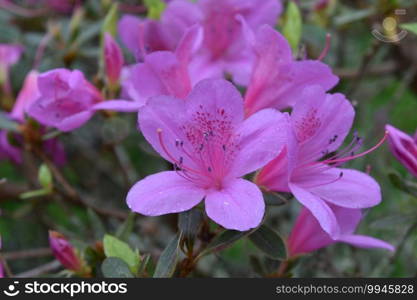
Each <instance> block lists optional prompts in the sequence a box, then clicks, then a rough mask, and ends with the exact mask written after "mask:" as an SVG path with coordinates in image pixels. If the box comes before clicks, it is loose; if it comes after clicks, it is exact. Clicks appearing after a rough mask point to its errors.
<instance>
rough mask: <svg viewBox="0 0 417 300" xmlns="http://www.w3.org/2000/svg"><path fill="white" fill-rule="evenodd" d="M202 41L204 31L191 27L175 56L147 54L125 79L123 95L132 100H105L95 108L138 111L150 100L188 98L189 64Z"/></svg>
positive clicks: (166, 53)
mask: <svg viewBox="0 0 417 300" xmlns="http://www.w3.org/2000/svg"><path fill="white" fill-rule="evenodd" d="M201 39H202V31H201V28H200V27H199V26H197V25H196V26H192V27H191V28H189V29H188V30H187V31H186V32H185V34H184V36H183V38H182V39H181V42H180V43H179V44H178V47H177V49H176V50H175V53H174V52H170V51H156V52H153V53H151V54H149V55H147V56H146V57H145V61H144V62H143V63H138V64H136V65H133V66H129V67H128V69H126V70H125V74H124V77H125V78H124V79H123V80H122V85H123V94H124V96H125V97H126V98H128V99H129V100H120V99H119V100H117V99H116V100H108V101H104V102H101V103H99V104H97V105H95V106H94V109H107V110H115V111H121V112H137V111H138V109H139V108H140V107H142V106H143V105H145V104H146V102H147V100H148V99H149V98H150V97H154V96H159V95H169V96H173V97H175V98H185V97H186V96H187V95H188V93H189V92H190V91H191V88H192V85H191V80H190V77H189V73H188V64H189V61H190V57H191V55H192V53H193V52H194V51H195V49H196V48H197V47H198V45H199V44H200V43H201Z"/></svg>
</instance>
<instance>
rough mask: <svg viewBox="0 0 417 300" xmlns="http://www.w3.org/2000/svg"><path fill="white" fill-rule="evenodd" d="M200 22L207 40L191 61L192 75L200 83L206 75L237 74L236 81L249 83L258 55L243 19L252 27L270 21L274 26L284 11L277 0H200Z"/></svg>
mask: <svg viewBox="0 0 417 300" xmlns="http://www.w3.org/2000/svg"><path fill="white" fill-rule="evenodd" d="M198 5H199V7H200V9H201V11H202V16H203V18H202V20H201V21H200V22H201V24H202V25H203V28H204V41H203V45H202V47H201V49H200V51H199V53H198V54H197V55H196V56H195V58H194V60H193V62H192V64H191V71H190V72H191V78H192V79H193V80H194V81H196V82H198V81H199V80H201V79H204V78H215V77H223V73H224V72H226V73H230V74H232V75H233V80H234V81H235V82H236V83H238V84H241V85H247V84H248V81H249V76H250V73H251V69H252V65H253V61H254V55H253V52H252V49H251V47H249V45H248V44H247V42H246V40H245V32H244V27H243V26H242V22H241V21H240V20H239V18H240V19H242V20H244V22H245V24H246V25H247V27H248V28H250V29H251V30H257V29H258V28H259V27H260V26H262V25H264V24H268V25H270V26H274V25H275V24H276V22H277V20H278V15H279V14H280V13H281V11H282V4H281V2H280V1H276V0H264V1H256V0H225V1H216V0H200V1H199V2H198Z"/></svg>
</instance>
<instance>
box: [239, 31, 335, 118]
mask: <svg viewBox="0 0 417 300" xmlns="http://www.w3.org/2000/svg"><path fill="white" fill-rule="evenodd" d="M247 35H251V33H250V32H247ZM249 39H252V45H253V49H254V52H255V54H256V62H255V64H254V66H253V71H252V75H251V80H250V83H249V85H248V89H247V91H246V94H245V113H246V115H251V114H253V113H254V112H256V111H258V110H260V109H263V108H267V107H273V108H276V109H285V108H289V107H292V106H294V104H295V99H298V96H297V94H300V92H301V91H302V90H303V89H304V87H307V86H310V85H319V86H321V87H322V88H323V89H324V90H326V91H327V90H329V89H331V88H332V87H334V86H335V85H336V84H337V82H338V80H339V79H338V78H337V76H335V75H334V74H333V73H332V71H331V69H330V68H329V67H328V66H327V65H326V64H324V63H322V62H321V61H319V60H301V61H296V60H294V58H293V55H292V52H291V47H290V45H289V43H288V41H287V40H286V39H285V37H283V36H282V35H281V34H280V33H279V32H278V31H276V30H274V29H273V28H272V27H270V26H268V25H264V26H262V27H261V28H260V29H259V30H258V31H257V33H256V36H254V37H252V38H251V37H249Z"/></svg>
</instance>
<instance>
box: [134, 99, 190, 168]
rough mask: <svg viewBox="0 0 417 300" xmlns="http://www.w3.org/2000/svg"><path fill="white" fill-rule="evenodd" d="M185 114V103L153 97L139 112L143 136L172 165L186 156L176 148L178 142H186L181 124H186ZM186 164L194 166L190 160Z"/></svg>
mask: <svg viewBox="0 0 417 300" xmlns="http://www.w3.org/2000/svg"><path fill="white" fill-rule="evenodd" d="M185 112H186V107H185V101H183V100H180V99H176V98H172V97H169V96H157V97H153V98H151V99H149V101H148V103H147V104H146V105H145V106H143V107H142V108H141V109H140V110H139V115H138V119H139V121H138V122H139V128H140V130H141V132H142V134H143V135H144V136H145V138H146V140H147V141H148V142H149V143H150V144H151V145H152V147H153V148H154V149H155V150H156V151H157V152H158V153H159V154H160V155H161V156H162V157H163V158H165V159H166V160H168V161H170V162H171V163H175V160H177V159H178V158H179V157H181V156H184V154H183V151H182V150H181V149H179V148H178V147H177V146H176V141H177V140H182V141H183V140H185V137H184V134H183V132H182V131H181V124H182V123H183V122H185V117H186V116H185ZM158 132H159V133H158ZM161 139H162V140H161ZM161 142H162V143H161ZM185 159H186V158H185ZM186 163H187V165H188V163H190V164H192V162H191V161H190V162H188V160H187V161H186Z"/></svg>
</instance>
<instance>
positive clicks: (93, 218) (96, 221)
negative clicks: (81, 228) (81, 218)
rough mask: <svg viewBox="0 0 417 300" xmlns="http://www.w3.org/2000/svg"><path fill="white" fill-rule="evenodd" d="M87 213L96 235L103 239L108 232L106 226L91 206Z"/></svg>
mask: <svg viewBox="0 0 417 300" xmlns="http://www.w3.org/2000/svg"><path fill="white" fill-rule="evenodd" d="M87 214H88V218H89V220H90V224H91V227H92V230H93V232H94V237H95V238H96V239H97V240H101V239H102V238H103V236H104V234H105V233H106V229H105V228H104V225H103V222H102V221H101V219H100V217H99V216H98V215H97V214H96V213H95V212H94V211H93V210H92V209H91V208H89V209H88V211H87Z"/></svg>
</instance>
